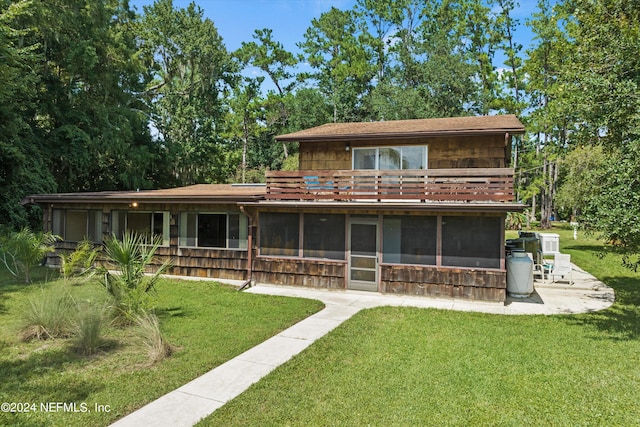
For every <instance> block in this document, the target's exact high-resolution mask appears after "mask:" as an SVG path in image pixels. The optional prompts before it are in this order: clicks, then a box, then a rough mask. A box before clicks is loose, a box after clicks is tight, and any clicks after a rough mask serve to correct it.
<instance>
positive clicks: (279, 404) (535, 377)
mask: <svg viewBox="0 0 640 427" xmlns="http://www.w3.org/2000/svg"><path fill="white" fill-rule="evenodd" d="M554 231H556V232H559V233H560V234H561V245H562V251H563V252H567V253H570V254H571V255H572V260H573V261H574V262H575V263H576V264H578V265H580V266H581V267H583V268H584V269H586V270H587V271H589V272H591V273H593V274H594V275H595V276H597V277H598V278H600V279H601V280H603V281H604V282H605V283H607V284H609V285H610V286H612V287H613V288H615V291H616V297H617V301H616V303H615V305H614V306H613V307H611V308H610V309H608V310H606V311H603V312H599V313H593V314H582V315H561V316H499V315H489V314H480V313H462V312H452V311H439V310H425V309H414V308H376V309H371V310H365V311H362V312H360V313H358V314H357V315H356V316H354V317H353V318H351V319H350V320H348V321H347V322H345V323H344V324H342V325H341V326H340V327H339V328H337V329H336V330H334V331H333V332H331V333H330V334H328V335H327V336H325V337H323V338H322V339H320V340H319V341H317V342H316V343H315V344H314V345H312V346H311V347H309V348H308V349H306V350H305V351H304V352H302V353H301V354H299V355H298V356H297V357H294V358H293V359H292V360H291V361H290V362H289V363H287V364H285V365H283V366H281V367H280V368H278V369H276V370H275V371H274V372H273V373H272V374H270V375H269V376H267V377H266V378H265V379H263V380H262V381H260V382H259V383H257V384H255V385H254V386H252V387H251V388H250V389H249V390H248V391H247V392H245V393H243V394H242V395H240V396H238V397H237V398H236V399H234V400H233V401H231V402H229V403H228V404H227V405H225V406H224V407H222V408H221V409H219V410H218V411H216V412H215V413H214V414H213V415H211V416H210V417H208V418H207V419H205V420H204V421H203V422H202V423H201V424H202V425H215V426H233V425H236V426H240V425H242V426H252V425H253V426H272V425H295V426H326V425H335V426H344V425H349V426H351V425H353V426H356V425H358V426H360V425H374V426H395V425H397V426H414V425H460V426H468V425H510V426H522V425H558V426H575V425H598V426H614V425H617V426H631V425H640V403H639V400H638V396H639V395H640V394H639V393H640V392H639V390H640V309H639V303H640V274H638V273H633V272H631V271H629V270H627V269H625V268H624V267H623V266H622V265H621V262H620V258H619V257H616V256H613V255H608V256H605V257H604V258H602V257H600V254H601V252H602V246H601V244H600V243H599V242H598V241H597V240H594V239H591V238H585V237H584V235H582V234H580V238H579V239H578V240H576V241H574V240H573V239H572V232H571V230H569V229H568V228H564V229H557V230H554Z"/></svg>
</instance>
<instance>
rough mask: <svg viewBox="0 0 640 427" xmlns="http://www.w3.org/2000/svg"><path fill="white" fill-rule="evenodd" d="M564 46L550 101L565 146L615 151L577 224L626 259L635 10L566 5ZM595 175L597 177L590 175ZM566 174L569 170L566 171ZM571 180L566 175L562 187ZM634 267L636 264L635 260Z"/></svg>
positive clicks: (636, 200) (636, 151)
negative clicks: (562, 124)
mask: <svg viewBox="0 0 640 427" xmlns="http://www.w3.org/2000/svg"><path fill="white" fill-rule="evenodd" d="M563 12H564V13H566V14H567V16H569V19H567V20H566V32H567V40H569V43H570V48H569V49H567V50H566V52H565V56H566V57H565V61H564V66H563V67H561V68H560V70H559V71H558V78H557V83H556V85H557V90H556V91H555V92H554V94H555V96H556V97H557V99H556V100H554V102H553V103H552V104H553V106H554V107H555V108H556V109H557V110H558V112H559V113H560V114H564V115H565V116H566V117H567V119H568V120H570V121H569V123H568V125H567V135H566V138H567V145H568V146H578V145H584V146H586V147H589V149H590V150H592V149H593V147H598V146H602V147H603V149H604V150H605V151H607V152H613V153H615V156H614V157H611V158H608V161H607V162H606V166H604V167H603V166H599V168H600V170H598V171H594V172H592V173H591V174H589V175H587V178H586V179H585V181H586V182H587V183H589V179H590V178H589V177H591V176H597V177H599V176H602V178H601V179H600V180H599V182H598V185H599V186H600V188H601V189H602V190H601V191H599V192H597V193H596V194H595V195H593V197H591V198H589V199H588V200H587V202H586V204H585V206H583V207H582V208H583V209H582V214H583V215H582V219H581V221H582V222H583V223H584V224H585V225H586V226H588V227H589V228H591V229H592V230H594V231H596V232H598V233H600V234H601V235H602V236H603V237H604V238H605V239H606V240H607V241H609V242H610V243H611V244H612V246H613V247H615V248H618V249H620V250H621V251H622V252H623V253H625V254H627V256H630V255H631V254H634V253H636V254H637V253H639V252H640V226H639V225H638V220H637V212H639V211H640V196H639V195H638V194H639V192H640V188H638V179H637V177H638V176H639V174H640V168H639V166H638V165H639V164H640V113H639V112H640V91H639V90H638V88H639V87H640V61H638V57H637V56H638V55H637V53H638V52H640V38H639V37H638V34H639V33H640V8H638V4H637V1H633V0H601V1H598V2H593V1H586V0H585V1H576V2H567V3H566V4H564V5H563ZM593 174H596V175H593ZM568 176H569V177H571V175H570V174H569V175H568ZM567 185H571V181H570V180H568V181H567V182H566V183H565V184H564V186H567ZM631 264H632V265H634V264H635V266H636V267H637V265H638V264H637V263H631Z"/></svg>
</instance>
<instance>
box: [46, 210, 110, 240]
mask: <svg viewBox="0 0 640 427" xmlns="http://www.w3.org/2000/svg"><path fill="white" fill-rule="evenodd" d="M69 212H82V213H84V214H85V216H86V227H85V231H84V240H90V239H89V234H90V233H89V226H90V225H91V221H90V219H89V218H90V216H91V215H94V216H95V218H94V221H95V225H96V230H95V231H96V239H95V240H90V241H92V242H93V243H100V242H102V232H103V230H102V210H100V209H53V210H52V214H51V221H52V223H51V230H52V232H53V233H54V234H59V235H60V236H61V237H62V239H63V240H64V241H68V242H79V241H80V240H67V235H68V230H69V224H68V220H67V216H68V213H69ZM58 215H60V216H61V218H60V219H61V220H62V223H61V224H60V225H61V226H62V230H56V228H57V227H56V226H57V224H56V217H57V216H58Z"/></svg>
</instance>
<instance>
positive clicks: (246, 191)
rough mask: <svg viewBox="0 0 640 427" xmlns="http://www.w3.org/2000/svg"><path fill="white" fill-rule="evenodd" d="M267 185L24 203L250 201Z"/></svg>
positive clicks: (39, 198)
mask: <svg viewBox="0 0 640 427" xmlns="http://www.w3.org/2000/svg"><path fill="white" fill-rule="evenodd" d="M266 191H267V189H266V186H265V185H264V184H196V185H189V186H186V187H177V188H167V189H163V190H143V191H99V192H84V193H57V194H34V195H30V196H27V197H25V198H24V199H23V200H22V204H23V205H29V204H42V203H54V202H57V203H90V202H102V203H104V202H112V203H130V202H133V201H144V202H161V203H167V202H174V203H180V202H194V201H200V202H203V203H204V202H214V203H215V202H228V203H233V202H247V201H255V200H261V199H263V198H264V195H265V194H266Z"/></svg>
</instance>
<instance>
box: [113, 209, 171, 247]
mask: <svg viewBox="0 0 640 427" xmlns="http://www.w3.org/2000/svg"><path fill="white" fill-rule="evenodd" d="M120 212H124V213H125V214H126V215H125V223H124V227H122V226H121V225H120V219H119V215H118V214H119V213H120ZM129 212H131V213H140V214H151V224H149V225H150V230H153V228H154V227H153V225H154V224H153V221H154V218H153V217H154V214H162V242H161V244H160V246H163V247H167V246H169V245H170V244H171V236H170V234H169V233H170V228H171V226H170V224H171V215H170V213H169V211H146V210H140V211H139V210H131V209H128V210H125V209H116V210H113V211H111V231H112V232H115V230H118V231H122V230H128V229H129V227H128V222H129ZM118 234H119V233H118Z"/></svg>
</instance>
